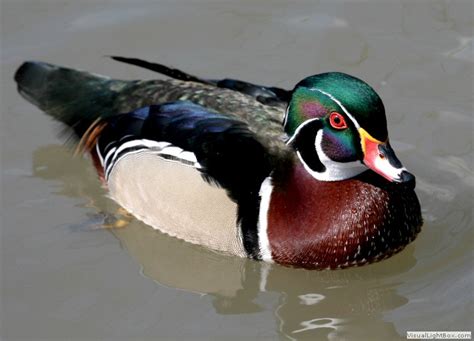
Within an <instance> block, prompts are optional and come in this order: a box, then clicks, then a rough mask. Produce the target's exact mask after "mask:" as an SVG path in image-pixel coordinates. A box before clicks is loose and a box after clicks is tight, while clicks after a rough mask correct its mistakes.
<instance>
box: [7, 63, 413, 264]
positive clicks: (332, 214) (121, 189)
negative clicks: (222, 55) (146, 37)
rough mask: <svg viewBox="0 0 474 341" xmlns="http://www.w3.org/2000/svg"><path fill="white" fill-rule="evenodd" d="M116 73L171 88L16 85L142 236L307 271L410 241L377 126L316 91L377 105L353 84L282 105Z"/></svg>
mask: <svg viewBox="0 0 474 341" xmlns="http://www.w3.org/2000/svg"><path fill="white" fill-rule="evenodd" d="M118 59H119V60H120V58H118ZM121 61H125V62H130V61H132V62H131V63H132V64H135V65H139V66H145V67H148V68H150V69H153V70H154V71H158V72H161V73H164V74H166V75H168V76H172V77H175V78H177V79H166V80H152V81H120V80H113V79H110V78H107V77H103V76H98V75H93V74H90V73H87V72H82V71H76V70H71V69H66V68H61V67H56V66H52V65H49V64H45V63H36V62H29V63H25V64H24V65H23V66H22V67H21V68H20V69H19V70H18V71H17V74H16V76H15V79H16V81H17V83H18V87H19V91H20V93H21V94H22V95H23V96H24V97H25V98H26V99H28V100H29V101H31V102H32V103H34V104H36V105H37V106H38V107H39V108H40V109H42V110H44V111H45V112H46V113H48V114H49V115H51V116H53V117H54V118H56V119H58V120H60V121H62V122H63V123H65V124H66V125H68V126H70V127H72V129H73V130H74V131H75V134H76V135H77V136H79V137H80V141H79V144H78V149H80V150H83V151H87V152H89V153H90V154H91V156H92V159H93V162H94V164H95V166H96V168H97V171H98V174H99V176H100V178H101V179H102V181H103V182H104V183H105V184H106V185H107V187H108V189H109V192H110V196H111V197H112V198H113V199H114V200H116V201H117V202H118V203H119V204H120V205H121V206H123V207H124V208H126V209H127V210H128V211H129V212H130V213H132V214H134V215H135V216H136V217H137V218H139V219H141V220H143V221H144V222H145V223H147V224H148V225H150V226H152V227H153V228H155V229H158V230H160V231H162V232H165V233H168V234H169V235H172V236H175V237H178V238H180V239H183V240H185V241H188V242H191V243H194V244H199V245H203V246H205V247H207V248H210V249H213V250H216V251H220V252H224V253H228V254H232V255H236V256H240V257H250V258H253V259H257V260H264V261H268V262H276V263H280V264H284V265H289V266H298V267H305V268H310V269H325V268H331V269H334V268H343V267H349V266H355V265H362V264H366V263H370V262H374V261H378V260H380V259H383V258H387V257H389V256H391V255H392V254H394V253H396V252H398V251H400V250H401V249H403V247H404V246H406V245H407V244H408V243H410V242H411V241H412V240H414V239H415V237H416V235H417V234H418V233H419V231H420V228H421V225H422V218H421V213H420V205H419V202H418V199H417V197H416V194H415V192H414V187H415V182H414V177H413V176H412V175H411V174H409V173H408V172H406V170H405V169H404V168H403V167H402V166H401V163H400V162H399V161H398V159H396V157H395V155H394V154H393V151H392V150H391V148H390V146H389V143H388V139H387V137H386V136H387V133H386V121H385V116H384V113H383V117H382V118H380V117H378V118H377V117H376V118H375V119H374V120H371V118H370V114H371V113H366V112H368V109H366V108H365V106H361V107H357V105H354V103H355V102H354V100H352V98H356V97H357V96H352V97H351V96H349V97H348V99H347V101H345V102H344V103H342V102H340V101H339V99H338V98H336V97H334V96H333V95H332V94H331V93H329V92H327V91H326V90H328V88H327V86H326V85H325V83H327V84H333V83H334V82H348V84H352V85H350V86H352V89H354V91H355V92H357V91H359V97H360V96H361V95H363V96H365V95H366V96H368V97H367V98H368V99H367V101H368V102H369V106H370V104H371V102H370V101H372V102H373V103H372V104H373V105H372V106H375V107H376V106H377V105H379V106H380V103H381V102H380V103H379V99H378V97H373V94H372V93H371V92H370V91H369V90H367V89H369V88H367V87H368V86H367V87H365V85H360V84H359V83H358V82H361V81H359V80H357V79H353V78H346V76H345V75H344V74H333V75H328V76H322V77H319V78H317V79H316V80H315V81H311V80H310V82H309V83H308V84H306V83H304V82H305V81H306V82H308V79H306V80H304V81H303V82H300V84H299V86H298V85H297V87H295V89H294V90H293V91H292V92H289V91H286V90H283V89H278V88H269V87H268V88H267V87H262V86H258V85H253V84H250V83H246V82H241V81H235V80H222V81H209V80H202V79H200V78H197V77H194V76H190V75H187V74H185V73H182V72H181V71H178V70H173V69H169V68H166V67H164V66H161V65H159V64H151V63H146V62H142V61H139V60H128V59H124V58H122V60H121ZM137 61H138V62H137ZM150 65H151V67H150ZM156 67H158V69H156ZM313 77H316V76H313ZM347 77H350V76H347ZM321 79H322V80H323V81H322V82H323V84H322V85H321V86H320V87H316V88H314V87H313V85H315V84H318V82H321ZM328 79H329V80H328ZM330 81H331V82H330ZM363 84H365V83H363ZM354 86H355V87H354ZM357 86H360V88H357ZM308 89H309V90H308ZM314 89H316V90H314ZM309 91H313V92H315V93H316V97H317V96H320V97H321V98H320V99H318V100H314V98H313V97H314V94H311V93H309ZM333 93H336V94H337V91H333ZM339 95H340V96H339V98H341V96H342V95H341V94H339ZM312 96H313V97H312ZM351 100H352V102H351ZM288 102H289V103H288ZM356 104H357V103H356ZM382 109H383V106H382ZM377 111H380V108H378V109H377ZM354 112H357V115H359V116H360V117H357V116H355V115H353V114H352V113H354ZM379 116H380V115H379ZM354 117H356V118H354ZM367 120H369V123H366V122H365V121H367ZM374 121H375V122H374ZM359 122H363V124H364V126H361V125H360V124H359ZM380 122H381V124H382V125H385V126H384V127H382V128H381V130H380V129H378V130H377V129H372V128H373V126H377V123H380ZM379 125H380V124H379ZM366 128H367V129H369V130H368V132H367V131H366ZM384 129H385V131H384ZM385 140H386V142H383V141H385ZM375 154H377V155H375ZM392 154H393V155H392ZM379 156H380V160H379V159H377V158H378V157H379ZM364 164H365V165H364ZM367 165H368V166H367ZM370 168H372V169H374V170H375V172H374V171H372V170H371V169H370ZM377 173H378V174H377ZM387 179H388V180H387Z"/></svg>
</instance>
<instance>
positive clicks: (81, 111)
mask: <svg viewBox="0 0 474 341" xmlns="http://www.w3.org/2000/svg"><path fill="white" fill-rule="evenodd" d="M15 81H16V82H17V84H18V92H19V93H20V94H21V95H22V96H23V97H24V98H25V99H26V100H28V101H29V102H31V103H32V104H34V105H36V106H37V107H38V108H40V109H41V110H43V111H44V112H46V113H47V114H48V115H50V116H52V117H54V118H55V119H57V120H58V121H61V122H62V123H64V124H66V125H67V126H69V127H71V128H72V129H73V130H74V132H75V133H76V134H77V135H78V136H82V135H83V134H84V133H85V131H86V130H87V128H88V127H89V126H90V125H91V124H92V123H93V122H94V121H95V120H97V119H98V118H101V117H107V116H109V115H113V114H115V113H116V112H115V108H114V102H115V99H116V97H117V95H118V93H119V91H120V90H121V89H123V88H124V87H125V86H126V85H127V84H128V82H125V81H117V80H112V79H109V78H106V77H102V76H99V75H95V74H91V73H88V72H84V71H77V70H72V69H68V68H63V67H58V66H55V65H51V64H47V63H43V62H35V61H32V62H25V63H23V65H21V67H20V68H19V69H18V70H17V72H16V73H15Z"/></svg>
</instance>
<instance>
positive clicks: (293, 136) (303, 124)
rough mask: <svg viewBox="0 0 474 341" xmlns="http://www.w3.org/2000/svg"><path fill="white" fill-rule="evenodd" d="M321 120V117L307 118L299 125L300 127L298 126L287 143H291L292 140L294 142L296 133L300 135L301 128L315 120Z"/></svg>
mask: <svg viewBox="0 0 474 341" xmlns="http://www.w3.org/2000/svg"><path fill="white" fill-rule="evenodd" d="M317 120H319V118H312V119H310V120H307V121H305V122H303V123H302V124H300V125H299V126H298V128H296V130H295V132H294V134H293V135H292V136H291V137H290V139H289V140H288V141H287V142H286V144H287V145H289V144H290V143H291V142H293V140H294V139H295V137H296V135H298V133H299V132H300V130H301V129H302V128H303V127H304V126H306V125H307V124H309V123H311V122H314V121H317Z"/></svg>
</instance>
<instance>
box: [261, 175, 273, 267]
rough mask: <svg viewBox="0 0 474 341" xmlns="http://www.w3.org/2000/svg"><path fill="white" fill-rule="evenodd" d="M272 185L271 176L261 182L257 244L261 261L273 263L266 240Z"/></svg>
mask: <svg viewBox="0 0 474 341" xmlns="http://www.w3.org/2000/svg"><path fill="white" fill-rule="evenodd" d="M272 192H273V185H272V178H271V176H269V177H267V178H266V179H265V180H263V182H262V185H261V186H260V192H259V195H260V210H259V213H258V243H259V248H260V256H261V257H262V260H263V261H266V262H270V263H273V259H272V250H271V248H270V241H269V240H268V232H267V231H268V210H269V208H270V200H271V197H272Z"/></svg>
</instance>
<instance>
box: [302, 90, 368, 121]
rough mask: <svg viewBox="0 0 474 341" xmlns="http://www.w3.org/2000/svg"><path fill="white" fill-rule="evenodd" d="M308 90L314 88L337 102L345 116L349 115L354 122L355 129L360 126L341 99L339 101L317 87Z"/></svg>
mask: <svg viewBox="0 0 474 341" xmlns="http://www.w3.org/2000/svg"><path fill="white" fill-rule="evenodd" d="M310 90H316V91H318V92H320V93H322V94H324V95H326V96H328V97H329V98H330V99H332V100H333V101H334V102H336V103H337V105H339V106H340V107H341V109H342V110H343V111H344V113H345V114H346V115H347V117H349V118H350V119H351V121H352V123H354V125H355V126H356V128H357V129H359V128H360V125H359V123H358V122H357V121H356V119H355V118H354V116H352V115H351V114H350V113H349V111H348V110H347V109H346V107H345V106H343V105H342V103H341V101H339V100H338V99H337V98H336V97H334V96H333V95H331V94H330V93H328V92H326V91H323V90H321V89H318V88H311V89H310Z"/></svg>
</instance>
